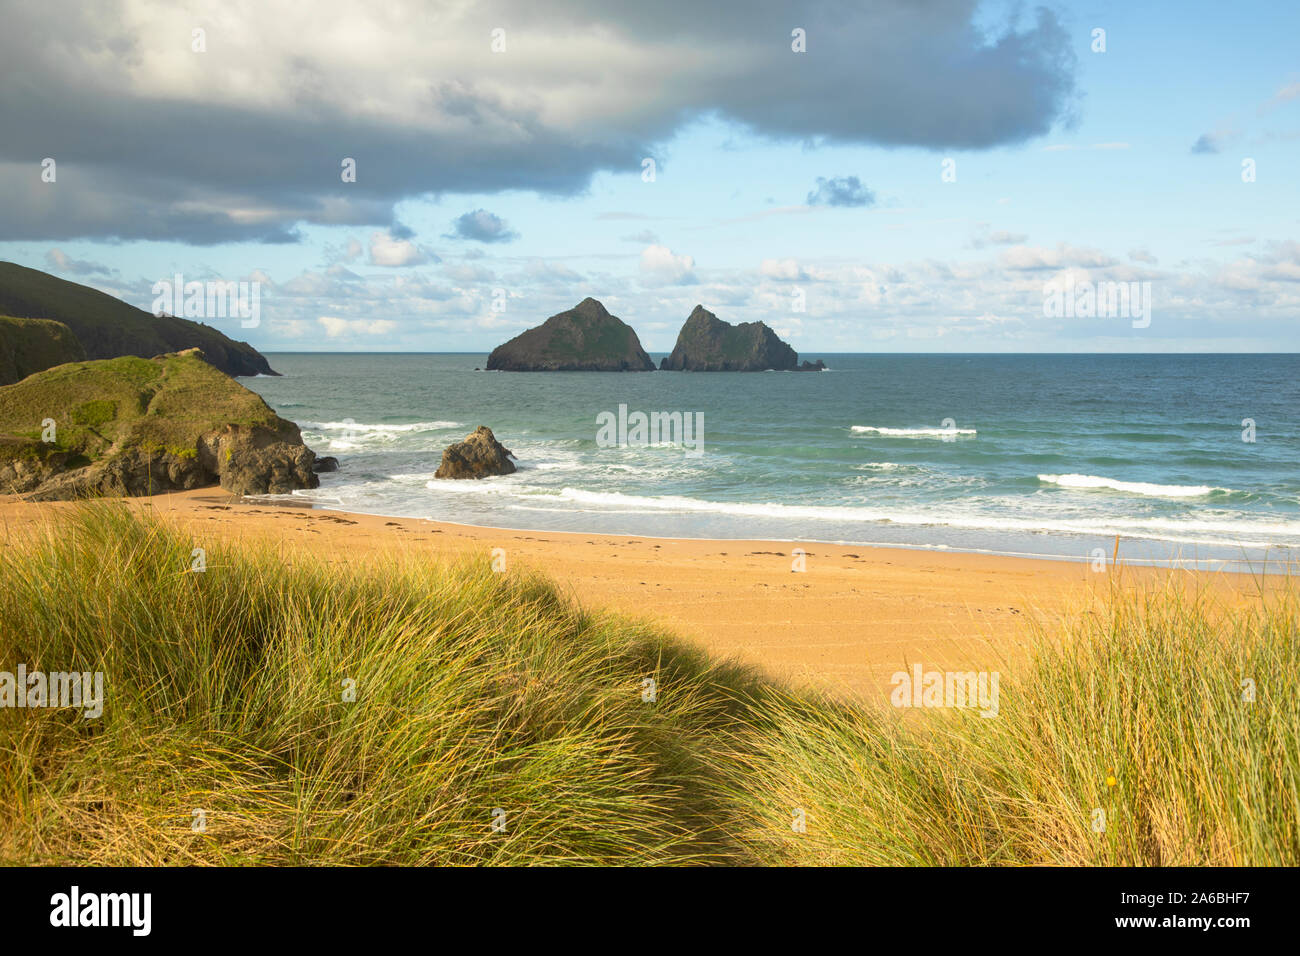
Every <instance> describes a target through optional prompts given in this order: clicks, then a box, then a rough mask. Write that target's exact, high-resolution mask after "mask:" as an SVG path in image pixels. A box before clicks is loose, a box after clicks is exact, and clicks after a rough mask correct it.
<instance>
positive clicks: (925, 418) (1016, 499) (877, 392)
mask: <svg viewBox="0 0 1300 956" xmlns="http://www.w3.org/2000/svg"><path fill="white" fill-rule="evenodd" d="M661 354H662V353H652V357H653V358H654V359H655V361H656V363H657V362H658V359H659V358H660V357H661ZM803 354H804V355H807V356H809V357H820V358H824V359H825V360H826V362H827V364H828V366H829V368H828V370H827V371H825V372H769V373H763V372H750V373H740V372H734V373H728V372H720V373H693V372H653V373H627V372H622V373H617V372H615V373H602V372H537V373H529V372H523V373H520V372H496V373H488V372H483V371H476V369H481V368H483V367H484V365H485V364H486V353H482V352H455V353H452V352H428V353H339V352H311V353H308V352H280V353H268V356H269V357H270V359H271V362H272V366H273V367H274V368H275V369H276V371H278V372H280V373H281V377H257V378H254V379H244V382H245V384H247V385H248V386H249V387H251V388H253V389H254V390H255V391H257V392H258V393H260V394H261V395H262V396H263V397H264V398H265V399H266V401H267V402H268V403H269V404H270V405H271V406H272V407H273V408H274V409H275V410H276V411H277V412H278V413H279V414H281V415H282V416H283V417H285V418H288V419H291V420H293V421H295V422H297V423H298V425H299V426H300V427H301V429H302V432H303V438H304V440H305V441H306V442H307V444H308V445H309V446H310V447H312V448H313V449H314V450H315V451H316V452H317V453H318V454H319V455H333V456H336V457H337V458H338V459H339V461H340V468H339V470H338V471H337V472H333V473H327V474H323V475H322V476H321V485H320V487H319V488H317V489H311V490H302V491H297V492H294V493H293V495H292V497H294V498H298V499H306V500H310V501H311V502H312V503H313V504H315V505H317V506H319V507H322V508H327V509H335V510H340V511H349V512H357V513H365V514H377V515H388V516H393V517H417V518H429V519H434V520H440V521H450V522H456V523H461V524H469V525H478V526H486V527H500V528H509V529H515V530H530V531H570V532H588V533H601V534H625V535H635V536H643V537H682V538H710V539H757V540H778V541H787V542H791V543H799V542H808V543H814V542H829V543H836V544H847V545H860V546H863V547H870V546H884V547H905V548H917V549H936V550H952V551H965V552H983V553H992V554H1001V555H1024V556H1033V557H1043V558H1054V559H1063V560H1076V561H1092V562H1094V563H1095V562H1097V561H1098V559H1099V555H1102V556H1104V560H1105V562H1106V563H1107V564H1109V563H1110V561H1111V559H1112V557H1113V555H1114V553H1115V549H1116V545H1117V542H1116V539H1118V554H1119V557H1120V559H1121V560H1123V561H1125V562H1128V563H1131V564H1157V565H1164V566H1186V567H1208V568H1223V569H1228V570H1249V571H1255V572H1259V571H1271V572H1277V571H1285V570H1288V569H1290V567H1291V566H1292V564H1293V562H1294V560H1295V556H1296V554H1297V549H1298V548H1300V442H1298V441H1297V438H1300V435H1297V426H1296V424H1295V414H1294V410H1295V409H1296V408H1297V407H1300V384H1297V383H1298V381H1300V376H1298V375H1297V373H1298V372H1300V356H1298V355H1295V354H1293V353H1269V354H1255V353H1224V354H1174V355H1170V354H1161V355H1150V354H1130V353H1119V354H1115V353H1105V354H1089V353H1068V354H1063V353H1050V354H1049V353H1035V354H999V353H978V354H977V353H970V354H944V355H936V354H921V353H889V354H879V353H871V354H863V353H852V354H835V353H820V352H813V351H808V352H805V353H803ZM637 413H643V414H644V415H645V416H646V420H647V421H646V422H644V423H642V427H641V429H640V430H638V421H639V420H638V418H637ZM653 413H660V416H663V417H656V418H655V419H653V420H651V416H652V414H653ZM602 423H603V424H604V425H605V426H607V427H604V428H603V429H602ZM480 424H481V425H487V426H488V427H489V428H491V429H492V430H493V432H494V433H495V434H496V436H497V438H498V439H499V440H500V441H501V442H502V443H503V444H505V445H506V447H508V448H510V449H511V450H512V451H513V452H514V453H515V456H516V459H517V464H518V469H519V470H518V471H517V472H516V473H515V474H513V475H508V476H503V477H495V478H487V479H483V480H480V481H472V482H469V481H444V480H439V479H435V478H434V477H433V473H434V471H435V470H436V469H437V466H438V462H439V460H440V457H441V453H442V450H443V448H445V447H446V446H447V445H448V444H450V443H451V442H453V441H455V440H458V439H460V438H462V437H464V435H465V434H466V433H467V432H469V431H471V430H473V429H474V428H475V427H476V426H478V425H480ZM647 425H650V426H653V425H660V426H662V428H660V429H658V430H659V431H660V432H662V433H661V434H652V432H653V431H655V429H653V428H651V427H646V426H647ZM683 429H685V430H683Z"/></svg>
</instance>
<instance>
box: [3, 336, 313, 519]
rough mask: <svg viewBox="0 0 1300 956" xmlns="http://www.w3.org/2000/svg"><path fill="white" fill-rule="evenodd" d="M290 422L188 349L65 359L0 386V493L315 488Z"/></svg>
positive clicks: (44, 495)
mask: <svg viewBox="0 0 1300 956" xmlns="http://www.w3.org/2000/svg"><path fill="white" fill-rule="evenodd" d="M315 457H316V456H315V455H314V454H313V453H312V451H311V450H310V449H308V448H307V446H306V445H304V444H303V443H302V435H301V434H300V433H299V431H298V426H297V425H295V424H294V423H293V422H290V421H286V420H284V419H282V418H280V417H279V416H278V415H276V414H275V412H274V411H272V410H271V408H270V407H269V406H268V405H267V404H266V403H265V402H264V401H262V399H261V397H260V396H258V395H255V394H254V393H253V392H250V391H249V390H248V389H246V388H244V387H243V386H242V385H240V384H239V383H238V382H236V381H234V380H233V379H231V378H229V377H228V376H226V375H225V374H223V373H221V372H219V371H217V370H216V369H215V368H213V367H212V366H211V365H209V364H208V363H207V362H206V361H204V360H203V356H202V355H201V354H200V353H199V351H198V350H197V349H191V350H189V351H188V352H182V353H178V354H171V355H160V356H158V357H156V358H153V359H142V358H134V357H127V358H117V359H108V360H104V361H98V362H73V363H69V364H66V365H59V366H57V367H55V368H51V369H47V370H46V371H44V372H38V373H36V374H35V375H31V376H28V377H27V378H25V379H23V380H22V381H21V382H18V383H17V384H15V385H7V386H5V387H3V388H0V493H10V494H13V493H21V494H31V495H32V496H33V497H35V498H37V499H53V498H80V497H86V496H96V495H109V496H123V495H146V494H153V493H156V492H160V491H179V490H185V489H190V488H201V487H205V486H208V485H213V484H220V485H221V487H223V488H225V489H226V490H227V491H230V492H233V493H235V494H266V493H268V492H269V493H284V492H288V491H292V490H294V489H297V488H314V487H316V486H317V485H318V484H319V479H318V478H317V477H316V476H315V474H313V473H312V463H313V461H314V459H315Z"/></svg>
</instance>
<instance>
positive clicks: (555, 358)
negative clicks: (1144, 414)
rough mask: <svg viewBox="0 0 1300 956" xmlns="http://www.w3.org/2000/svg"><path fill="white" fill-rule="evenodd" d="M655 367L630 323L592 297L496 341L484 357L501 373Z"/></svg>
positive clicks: (490, 368)
mask: <svg viewBox="0 0 1300 956" xmlns="http://www.w3.org/2000/svg"><path fill="white" fill-rule="evenodd" d="M654 367H655V366H654V362H652V361H651V360H650V356H649V355H647V354H646V352H645V349H643V348H641V340H640V339H638V338H637V335H636V332H635V331H633V329H632V327H631V326H630V325H628V324H627V323H626V322H624V321H622V320H621V319H619V318H618V317H617V316H613V315H610V314H609V312H608V311H606V309H605V307H604V306H603V305H601V304H600V303H599V302H597V301H596V300H595V299H592V298H587V299H583V300H582V301H581V302H579V303H578V304H577V305H576V306H574V307H573V308H572V309H569V311H567V312H561V313H559V314H558V315H553V316H551V317H550V318H549V319H547V320H546V321H545V322H543V323H542V324H541V325H539V326H536V327H535V328H531V329H529V330H528V331H527V332H523V333H521V334H519V335H516V336H515V337H514V338H513V339H511V340H510V341H509V342H506V343H505V344H504V345H498V346H497V347H496V348H495V349H493V350H492V354H491V355H489V356H488V361H487V368H488V371H494V370H496V371H503V372H650V371H653V370H654Z"/></svg>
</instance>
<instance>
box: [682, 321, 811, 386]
mask: <svg viewBox="0 0 1300 956" xmlns="http://www.w3.org/2000/svg"><path fill="white" fill-rule="evenodd" d="M659 367H660V368H661V369H664V370H665V371H670V372H762V371H766V370H767V369H775V370H776V371H796V372H810V371H821V370H822V369H824V368H825V367H826V366H825V364H824V363H823V362H822V361H821V360H820V359H818V360H817V362H816V364H812V363H810V362H807V361H805V362H804V363H803V364H802V365H800V364H799V355H798V353H797V352H795V350H794V349H792V348H790V346H788V345H787V344H786V343H784V342H782V341H781V339H780V337H779V336H778V335H777V334H776V333H775V332H773V331H772V329H770V328H769V327H768V326H767V325H766V324H764V323H763V322H741V323H740V324H739V325H732V324H731V323H730V322H724V321H722V320H721V319H719V318H718V317H717V316H716V315H714V314H713V313H712V312H710V311H709V310H708V309H706V308H704V306H702V305H697V306H696V307H695V308H694V309H693V310H692V312H691V314H690V317H689V318H687V320H686V324H685V325H683V326H682V330H681V331H680V332H679V333H678V334H677V345H676V346H675V347H674V348H673V351H672V354H671V355H669V356H668V357H667V358H665V359H664V360H663V361H662V362H660V363H659Z"/></svg>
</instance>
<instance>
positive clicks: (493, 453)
mask: <svg viewBox="0 0 1300 956" xmlns="http://www.w3.org/2000/svg"><path fill="white" fill-rule="evenodd" d="M513 457H515V456H514V453H513V452H511V451H510V449H509V448H506V447H505V446H504V445H502V444H501V443H500V442H499V441H497V439H496V436H495V435H493V434H492V429H490V428H488V427H487V426H486V425H480V426H479V427H478V428H476V429H474V431H473V432H471V433H470V434H468V435H466V436H465V440H464V441H458V442H456V443H455V444H452V445H448V446H447V447H446V448H445V449H443V452H442V461H441V462H440V463H439V465H438V470H437V471H436V472H434V473H433V477H435V478H487V477H489V476H492V475H510V474H513V473H514V471H515V463H514V462H513V461H511V460H510V459H511V458H513Z"/></svg>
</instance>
